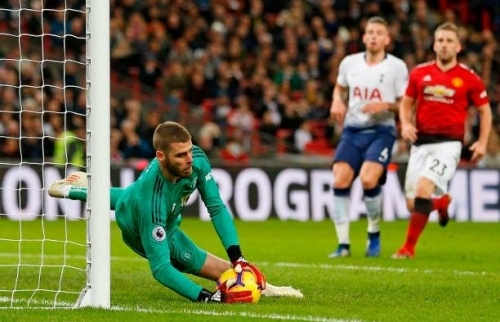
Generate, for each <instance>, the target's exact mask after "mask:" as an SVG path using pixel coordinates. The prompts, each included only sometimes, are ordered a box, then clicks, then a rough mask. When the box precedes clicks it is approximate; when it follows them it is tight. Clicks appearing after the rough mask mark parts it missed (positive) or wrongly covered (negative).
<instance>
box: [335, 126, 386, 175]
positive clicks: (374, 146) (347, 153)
mask: <svg viewBox="0 0 500 322" xmlns="http://www.w3.org/2000/svg"><path fill="white" fill-rule="evenodd" d="M395 131H396V130H395V129H394V128H393V127H390V126H376V127H370V128H362V129H361V128H353V127H346V128H345V129H344V130H343V132H342V135H341V137H340V142H339V144H338V146H337V148H336V149H335V157H334V159H333V162H334V163H335V162H338V161H343V162H346V163H348V164H349V165H350V166H351V168H352V169H353V170H354V175H355V176H357V175H358V174H359V170H360V169H361V165H362V164H363V162H365V161H373V162H378V163H380V164H382V165H383V167H384V169H387V166H388V165H389V163H391V152H392V146H393V145H394V141H395V140H396V134H395ZM380 183H381V184H384V183H385V172H384V176H383V178H381V182H380Z"/></svg>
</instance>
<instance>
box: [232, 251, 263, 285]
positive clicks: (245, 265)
mask: <svg viewBox="0 0 500 322" xmlns="http://www.w3.org/2000/svg"><path fill="white" fill-rule="evenodd" d="M231 264H232V265H233V268H234V271H235V272H236V273H241V271H242V270H243V269H249V270H251V271H252V273H253V274H254V275H255V278H256V279H257V285H259V287H260V290H261V291H263V290H265V289H266V278H265V277H264V274H262V273H261V272H260V270H259V269H258V268H257V267H256V266H255V265H252V264H250V263H249V262H247V260H246V259H245V258H244V257H243V256H241V257H240V258H238V259H237V260H235V261H234V262H232V263H231Z"/></svg>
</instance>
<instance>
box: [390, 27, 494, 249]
mask: <svg viewBox="0 0 500 322" xmlns="http://www.w3.org/2000/svg"><path fill="white" fill-rule="evenodd" d="M433 49H434V52H435V53H436V60H435V61H431V62H428V63H425V64H422V65H419V66H417V67H416V68H415V69H414V70H413V71H412V72H411V73H410V78H409V82H408V86H407V89H406V93H405V96H404V97H403V99H402V101H401V106H400V112H399V118H400V121H401V134H402V136H403V138H404V139H406V140H409V141H411V142H412V143H413V145H412V148H411V152H410V159H409V161H408V168H407V171H406V180H405V193H406V198H407V205H408V209H409V210H410V212H411V216H410V222H409V226H408V231H407V235H406V241H405V243H404V244H403V246H402V247H401V248H400V249H399V250H398V251H397V252H396V253H395V254H394V255H392V258H394V259H406V258H412V257H414V256H415V246H416V244H417V241H418V238H419V236H420V235H421V233H422V231H423V230H424V228H425V225H426V224H427V221H428V219H429V214H430V213H431V212H432V211H433V210H437V211H438V214H439V223H440V225H441V226H443V227H444V226H446V224H447V223H448V220H449V217H448V205H449V203H450V201H451V197H450V196H449V195H448V194H447V190H448V183H449V181H450V180H451V178H452V177H453V175H454V174H455V170H456V168H457V165H458V163H459V161H460V152H461V149H462V141H463V137H464V128H465V126H464V123H465V118H466V116H467V109H468V108H469V106H470V105H471V104H472V105H474V106H475V107H476V108H477V109H478V112H479V115H480V133H479V139H478V141H477V142H475V143H474V144H472V145H471V147H470V150H471V153H472V158H471V161H478V160H479V159H481V158H482V157H483V156H484V154H485V151H486V144H487V142H488V136H489V132H490V129H491V122H492V116H491V107H490V104H489V101H488V96H487V94H486V89H485V86H484V84H483V82H482V81H481V79H480V78H479V76H478V75H477V74H475V73H474V72H473V71H472V70H471V69H469V68H468V67H466V66H464V65H462V64H459V63H458V62H457V54H458V53H459V52H460V49H461V46H460V41H459V37H458V28H457V26H456V25H454V24H452V23H444V24H442V25H440V26H438V27H437V29H436V31H435V33H434V47H433ZM414 106H416V110H415V124H414V123H413V122H412V116H413V111H414ZM433 196H438V197H433Z"/></svg>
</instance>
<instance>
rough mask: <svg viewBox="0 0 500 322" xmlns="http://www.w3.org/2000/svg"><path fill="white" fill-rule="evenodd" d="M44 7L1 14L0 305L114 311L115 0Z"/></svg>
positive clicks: (11, 6) (33, 4) (23, 0)
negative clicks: (56, 186) (80, 192)
mask: <svg viewBox="0 0 500 322" xmlns="http://www.w3.org/2000/svg"><path fill="white" fill-rule="evenodd" d="M44 3H45V1H42V0H40V1H28V0H19V1H10V2H8V4H6V5H5V6H4V7H1V8H0V308H12V307H53V308H57V307H85V306H91V307H102V308H109V307H110V217H109V214H110V210H109V202H110V197H109V188H110V179H109V178H110V153H109V135H110V108H109V104H110V99H109V97H110V71H109V68H110V66H109V58H110V55H109V12H110V11H109V10H110V8H109V5H110V3H109V0H93V1H91V0H86V1H85V0H65V1H60V2H59V5H58V6H57V7H44ZM74 171H86V172H87V175H88V179H89V194H88V199H87V202H86V203H83V202H80V201H71V200H65V199H54V198H51V197H49V196H48V194H47V189H46V188H47V187H48V185H49V184H50V183H51V182H53V181H55V180H59V179H62V178H64V177H66V176H67V175H69V174H71V173H72V172H74Z"/></svg>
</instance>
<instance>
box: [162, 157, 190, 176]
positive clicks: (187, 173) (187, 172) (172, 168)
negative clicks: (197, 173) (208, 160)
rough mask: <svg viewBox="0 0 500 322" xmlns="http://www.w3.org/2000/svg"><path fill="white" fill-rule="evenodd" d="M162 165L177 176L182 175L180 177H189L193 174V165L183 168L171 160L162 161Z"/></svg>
mask: <svg viewBox="0 0 500 322" xmlns="http://www.w3.org/2000/svg"><path fill="white" fill-rule="evenodd" d="M162 167H163V169H164V170H166V171H167V172H169V173H170V174H172V175H174V176H177V177H180V178H187V177H189V176H191V174H192V173H193V166H192V165H189V166H186V168H184V170H181V169H179V168H178V167H175V166H174V165H172V164H171V163H170V162H168V161H165V162H163V163H162Z"/></svg>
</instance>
